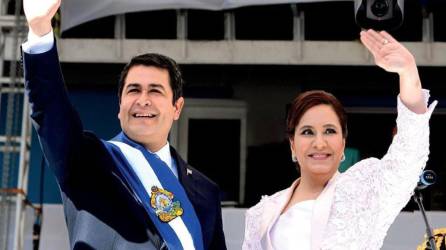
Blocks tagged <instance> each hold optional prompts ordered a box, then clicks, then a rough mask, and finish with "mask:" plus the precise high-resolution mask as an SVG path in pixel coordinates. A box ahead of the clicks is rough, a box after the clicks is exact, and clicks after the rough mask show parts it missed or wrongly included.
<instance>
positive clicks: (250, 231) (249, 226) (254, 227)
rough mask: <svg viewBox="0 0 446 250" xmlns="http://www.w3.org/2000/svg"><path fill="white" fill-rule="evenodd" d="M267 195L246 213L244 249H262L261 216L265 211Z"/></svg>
mask: <svg viewBox="0 0 446 250" xmlns="http://www.w3.org/2000/svg"><path fill="white" fill-rule="evenodd" d="M265 199H267V197H266V196H262V200H261V201H260V202H259V203H257V205H255V206H254V207H252V208H250V209H248V210H247V211H246V214H245V238H244V239H243V246H242V250H261V249H262V246H261V244H260V221H261V220H260V219H259V218H260V217H261V216H262V213H263V207H264V201H265Z"/></svg>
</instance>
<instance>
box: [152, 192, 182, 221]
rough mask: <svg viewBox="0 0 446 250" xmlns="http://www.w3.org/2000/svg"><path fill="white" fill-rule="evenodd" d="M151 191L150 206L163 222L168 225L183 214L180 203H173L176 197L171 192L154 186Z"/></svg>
mask: <svg viewBox="0 0 446 250" xmlns="http://www.w3.org/2000/svg"><path fill="white" fill-rule="evenodd" d="M151 191H152V195H151V198H150V205H151V206H152V208H154V209H155V213H156V215H157V216H158V218H159V219H160V220H161V221H162V222H165V223H168V222H170V221H171V220H173V219H175V218H176V217H178V216H181V215H182V214H183V208H182V207H181V205H180V202H179V201H173V197H174V195H173V194H172V193H171V192H169V191H167V190H165V189H161V188H158V187H157V186H152V190H151Z"/></svg>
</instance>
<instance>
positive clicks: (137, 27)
mask: <svg viewBox="0 0 446 250" xmlns="http://www.w3.org/2000/svg"><path fill="white" fill-rule="evenodd" d="M125 22H126V26H125V30H126V37H127V38H135V39H176V37H177V14H176V11H175V10H161V11H144V12H135V13H128V14H126V15H125Z"/></svg>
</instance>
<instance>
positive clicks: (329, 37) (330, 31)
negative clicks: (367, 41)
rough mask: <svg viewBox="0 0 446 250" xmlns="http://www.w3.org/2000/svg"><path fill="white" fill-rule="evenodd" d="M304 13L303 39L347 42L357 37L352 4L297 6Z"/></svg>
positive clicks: (332, 3) (324, 3) (334, 3)
mask: <svg viewBox="0 0 446 250" xmlns="http://www.w3.org/2000/svg"><path fill="white" fill-rule="evenodd" d="M298 9H299V10H302V11H304V13H305V39H306V40H321V41H349V40H355V39H358V37H359V31H360V28H359V27H358V26H357V25H356V22H355V14H354V2H353V1H352V2H321V3H306V4H299V5H298Z"/></svg>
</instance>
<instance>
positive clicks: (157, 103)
mask: <svg viewBox="0 0 446 250" xmlns="http://www.w3.org/2000/svg"><path fill="white" fill-rule="evenodd" d="M172 100H173V91H172V88H171V87H170V84H169V72H168V71H167V70H166V69H161V68H156V67H151V66H149V67H148V66H143V65H137V66H133V67H132V68H130V70H129V72H128V74H127V78H126V79H125V83H124V87H123V90H122V96H121V103H120V105H119V114H118V118H119V120H120V122H121V128H122V130H123V131H124V133H125V134H126V135H127V136H128V137H130V139H132V140H134V141H136V142H138V143H141V144H143V145H144V146H145V147H146V148H147V149H149V150H150V151H152V152H156V151H158V150H159V149H161V148H162V147H163V146H164V145H165V144H166V142H167V136H168V134H169V131H170V128H171V127H172V123H173V121H174V120H178V118H179V117H180V113H181V109H182V108H183V104H184V99H183V98H182V97H180V98H179V99H178V100H177V101H176V102H175V104H172Z"/></svg>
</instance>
